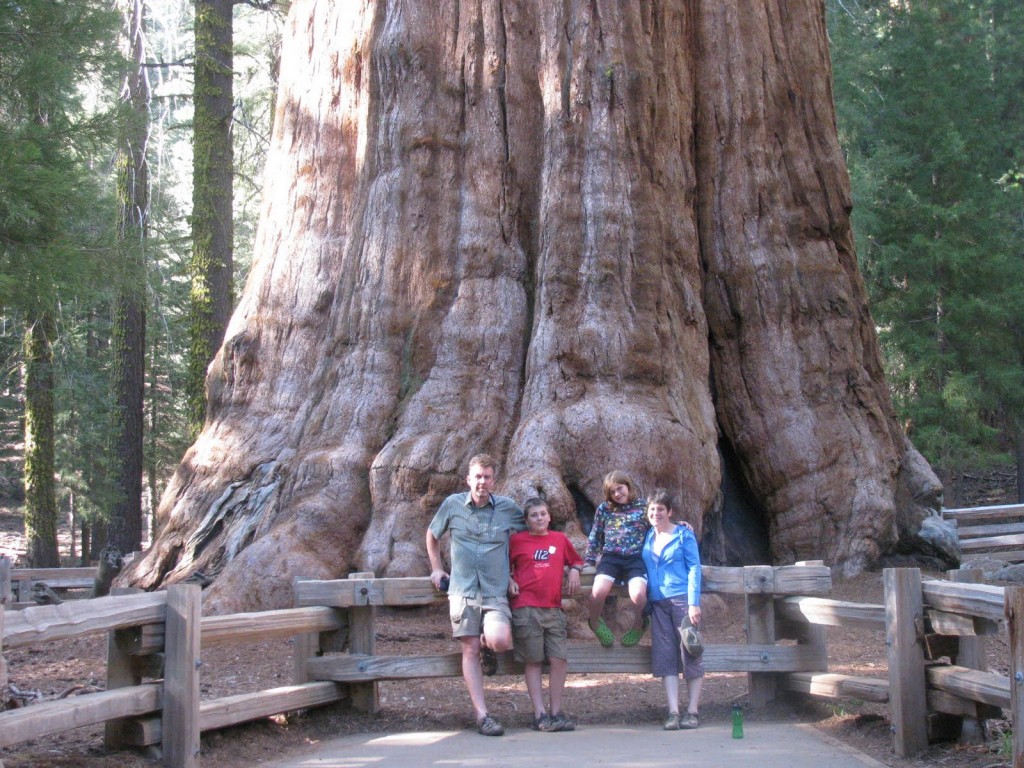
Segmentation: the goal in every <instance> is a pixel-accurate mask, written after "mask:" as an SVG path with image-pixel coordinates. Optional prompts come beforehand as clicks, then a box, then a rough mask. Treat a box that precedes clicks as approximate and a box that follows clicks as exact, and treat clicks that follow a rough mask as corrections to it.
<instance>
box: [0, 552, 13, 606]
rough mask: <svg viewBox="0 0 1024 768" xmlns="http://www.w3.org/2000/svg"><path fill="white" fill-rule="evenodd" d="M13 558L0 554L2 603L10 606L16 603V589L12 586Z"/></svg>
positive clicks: (0, 602) (0, 598)
mask: <svg viewBox="0 0 1024 768" xmlns="http://www.w3.org/2000/svg"><path fill="white" fill-rule="evenodd" d="M13 567H14V566H13V565H12V564H11V559H10V558H9V557H8V556H7V555H0V605H4V606H7V607H8V608H10V607H11V606H12V605H14V590H13V589H12V588H11V569H12V568H13Z"/></svg>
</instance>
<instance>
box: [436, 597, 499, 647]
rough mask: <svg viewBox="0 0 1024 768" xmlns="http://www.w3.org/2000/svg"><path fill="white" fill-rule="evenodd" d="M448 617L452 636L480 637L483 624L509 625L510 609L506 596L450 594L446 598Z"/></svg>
mask: <svg viewBox="0 0 1024 768" xmlns="http://www.w3.org/2000/svg"><path fill="white" fill-rule="evenodd" d="M448 618H449V619H451V622H452V637H480V635H482V634H483V631H484V625H485V624H491V623H492V622H499V623H501V624H504V625H506V626H508V625H510V624H511V623H512V609H510V608H509V607H508V598H507V597H480V596H477V597H462V596H461V595H452V596H450V597H449V598H448Z"/></svg>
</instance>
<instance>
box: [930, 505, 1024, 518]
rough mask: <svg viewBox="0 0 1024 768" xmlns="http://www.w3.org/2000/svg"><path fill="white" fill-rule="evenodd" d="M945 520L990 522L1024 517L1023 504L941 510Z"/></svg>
mask: <svg viewBox="0 0 1024 768" xmlns="http://www.w3.org/2000/svg"><path fill="white" fill-rule="evenodd" d="M942 516H943V517H944V518H946V519H947V520H959V521H964V520H991V519H995V518H1010V517H1024V504H996V505H993V506H988V507H958V508H955V509H944V510H942Z"/></svg>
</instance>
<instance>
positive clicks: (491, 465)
mask: <svg viewBox="0 0 1024 768" xmlns="http://www.w3.org/2000/svg"><path fill="white" fill-rule="evenodd" d="M473 467H480V468H481V469H493V470H494V474H498V462H497V461H495V460H494V458H493V457H492V456H490V455H489V454H486V453H478V454H477V455H476V456H473V457H472V458H471V459H470V460H469V467H468V469H472V468H473Z"/></svg>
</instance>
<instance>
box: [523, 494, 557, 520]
mask: <svg viewBox="0 0 1024 768" xmlns="http://www.w3.org/2000/svg"><path fill="white" fill-rule="evenodd" d="M534 507H545V508H546V509H547V510H548V513H549V514H550V512H551V508H550V507H548V503H547V502H546V501H544V499H542V498H541V497H540V496H531V497H530V498H528V499H527V500H526V501H524V502H523V514H524V515H528V514H530V510H531V509H533V508H534Z"/></svg>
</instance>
